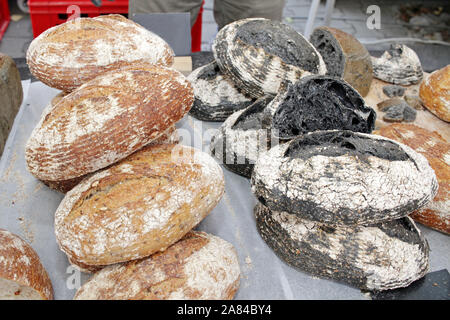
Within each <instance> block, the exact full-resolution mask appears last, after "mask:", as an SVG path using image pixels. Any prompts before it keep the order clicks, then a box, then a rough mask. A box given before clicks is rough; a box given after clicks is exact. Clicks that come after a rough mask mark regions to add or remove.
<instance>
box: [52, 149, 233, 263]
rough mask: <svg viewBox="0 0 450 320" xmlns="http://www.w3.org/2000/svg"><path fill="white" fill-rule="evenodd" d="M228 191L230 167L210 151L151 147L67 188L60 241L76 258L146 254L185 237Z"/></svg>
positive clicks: (58, 223) (112, 259)
mask: <svg viewBox="0 0 450 320" xmlns="http://www.w3.org/2000/svg"><path fill="white" fill-rule="evenodd" d="M223 192H224V177H223V172H222V169H221V168H220V166H219V165H218V164H217V163H216V162H215V161H214V159H213V158H212V157H210V156H209V155H208V154H206V153H204V152H201V151H199V150H196V149H193V148H190V147H185V146H181V145H169V144H163V145H155V146H148V147H144V148H143V149H141V150H139V151H138V152H136V153H134V154H133V155H131V156H130V157H128V158H126V159H124V160H123V161H121V162H120V163H118V164H115V165H113V166H111V167H110V168H108V169H106V170H102V171H100V172H98V173H96V174H94V175H92V176H91V177H89V178H87V179H85V180H83V181H82V182H81V183H80V184H78V185H77V186H76V187H74V188H73V189H72V190H70V191H69V192H68V193H67V194H66V196H65V197H64V199H63V200H62V202H61V204H60V205H59V207H58V209H57V210H56V213H55V233H56V239H57V241H58V244H59V246H60V248H61V250H62V251H64V252H65V253H66V254H67V255H68V257H69V259H70V260H71V261H72V262H74V263H75V264H76V263H77V262H79V263H80V264H84V265H87V266H102V265H108V264H113V263H117V262H124V261H129V260H132V259H139V258H142V257H146V256H149V255H151V254H153V253H155V252H157V251H162V250H165V249H166V248H167V247H168V246H170V245H171V244H172V243H174V242H176V241H177V240H179V239H180V238H181V237H183V236H184V235H185V234H186V233H187V232H188V231H190V230H191V229H192V228H193V227H195V226H196V225H197V224H198V223H199V222H200V221H201V220H202V219H203V218H204V217H205V216H207V215H208V214H209V213H210V211H211V210H212V209H213V208H214V207H215V206H216V204H217V203H218V202H219V201H220V199H221V197H222V194H223ZM84 269H86V267H84Z"/></svg>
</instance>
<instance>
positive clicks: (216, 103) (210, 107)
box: [188, 62, 255, 121]
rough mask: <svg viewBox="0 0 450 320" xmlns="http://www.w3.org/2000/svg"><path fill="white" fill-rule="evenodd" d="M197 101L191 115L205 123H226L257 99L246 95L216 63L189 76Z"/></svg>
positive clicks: (203, 67)
mask: <svg viewBox="0 0 450 320" xmlns="http://www.w3.org/2000/svg"><path fill="white" fill-rule="evenodd" d="M188 80H189V81H190V82H191V84H192V87H193V88H194V95H195V100H194V104H193V105H192V108H191V110H190V111H189V114H190V115H192V116H193V117H195V118H197V119H199V120H203V121H224V120H225V119H226V118H228V116H230V115H231V114H232V113H233V112H235V111H238V110H241V109H244V108H246V107H248V106H249V105H250V104H252V103H253V102H254V101H255V99H252V98H249V97H247V96H246V95H244V94H243V93H242V92H241V91H240V90H239V88H237V87H236V85H235V84H234V83H233V82H232V81H231V80H230V79H229V78H228V77H227V76H225V75H224V74H223V73H222V72H221V71H220V69H219V66H218V65H217V63H216V62H211V63H208V64H207V65H204V66H202V67H200V68H197V69H195V70H194V71H192V73H191V74H190V75H189V76H188Z"/></svg>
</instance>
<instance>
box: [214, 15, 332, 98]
mask: <svg viewBox="0 0 450 320" xmlns="http://www.w3.org/2000/svg"><path fill="white" fill-rule="evenodd" d="M212 50H213V53H214V57H215V59H216V61H217V64H218V65H219V67H220V70H221V71H222V72H224V73H225V74H227V75H228V76H229V77H230V78H231V79H232V80H233V82H234V83H235V84H236V86H237V87H238V88H240V89H241V90H243V91H244V92H246V93H247V94H248V95H249V96H251V97H254V98H260V97H262V96H264V95H275V94H277V93H278V90H279V88H280V85H282V84H283V83H284V82H295V81H297V80H298V79H299V78H300V77H302V76H305V75H310V74H325V73H326V66H325V63H324V62H323V60H322V57H321V56H320V54H319V53H318V52H317V50H316V49H315V48H314V46H313V45H312V44H311V43H309V42H308V40H306V39H305V38H304V37H303V36H302V35H301V34H300V33H298V32H297V31H295V30H294V29H292V28H291V27H290V26H288V25H285V24H283V23H281V22H278V21H271V20H268V19H263V18H250V19H243V20H238V21H235V22H232V23H230V24H228V25H226V26H225V27H223V28H222V29H221V30H220V31H219V33H218V34H217V36H216V39H215V40H214V43H213V47H212Z"/></svg>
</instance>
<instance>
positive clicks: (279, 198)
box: [251, 130, 438, 225]
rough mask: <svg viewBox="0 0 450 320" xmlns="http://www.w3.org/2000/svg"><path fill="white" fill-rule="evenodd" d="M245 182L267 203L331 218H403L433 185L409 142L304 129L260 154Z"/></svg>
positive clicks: (345, 221)
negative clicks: (303, 133)
mask: <svg viewBox="0 0 450 320" xmlns="http://www.w3.org/2000/svg"><path fill="white" fill-rule="evenodd" d="M251 182H252V191H253V193H254V194H255V195H256V197H257V198H258V199H259V200H260V201H261V202H262V203H263V204H264V205H266V206H267V207H269V209H271V210H277V211H286V212H289V213H292V214H296V215H298V216H299V217H300V218H302V219H308V220H313V221H318V222H322V223H325V224H330V225H356V224H372V223H378V222H384V221H389V220H393V219H398V218H402V217H404V216H406V215H408V214H409V213H411V212H412V211H414V210H417V209H420V208H422V207H424V206H425V205H426V204H427V203H428V202H429V201H431V200H432V199H433V198H434V196H435V195H436V192H437V188H438V184H437V180H436V175H435V174H434V171H433V169H432V168H431V167H430V165H429V164H428V161H427V160H426V159H425V157H424V156H422V155H421V154H419V153H417V152H415V151H414V150H412V149H411V148H409V147H408V146H405V145H403V144H401V143H398V142H396V141H393V140H390V139H387V138H384V137H380V136H377V135H369V134H363V133H357V132H351V131H341V130H335V131H316V132H312V133H308V134H305V135H302V136H299V137H297V138H295V139H293V140H291V141H289V142H287V143H285V144H280V145H278V146H276V147H273V148H272V149H270V150H269V151H268V152H265V153H262V154H260V156H259V157H258V160H257V162H256V164H255V167H254V170H253V174H252V181H251Z"/></svg>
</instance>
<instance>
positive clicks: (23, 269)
mask: <svg viewBox="0 0 450 320" xmlns="http://www.w3.org/2000/svg"><path fill="white" fill-rule="evenodd" d="M52 299H53V288H52V283H51V281H50V278H49V277H48V274H47V271H45V269H44V266H43V265H42V264H41V262H40V260H39V257H38V255H37V254H36V252H35V251H34V250H33V248H31V246H30V245H29V244H27V243H26V242H25V241H24V240H22V239H21V238H19V237H18V236H16V235H14V234H12V233H11V232H9V231H6V230H3V229H0V300H52Z"/></svg>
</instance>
